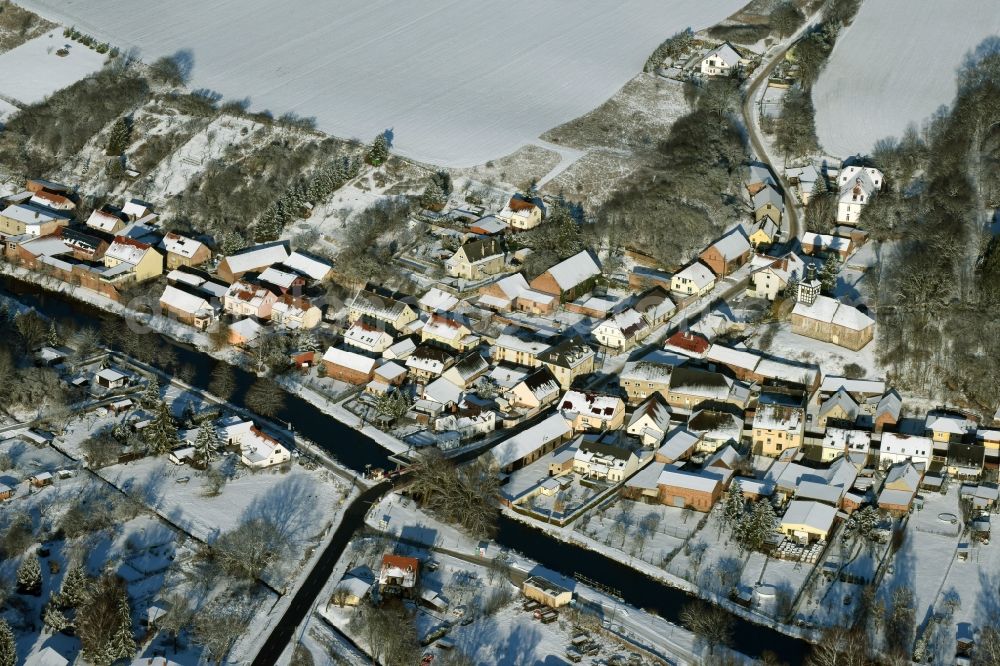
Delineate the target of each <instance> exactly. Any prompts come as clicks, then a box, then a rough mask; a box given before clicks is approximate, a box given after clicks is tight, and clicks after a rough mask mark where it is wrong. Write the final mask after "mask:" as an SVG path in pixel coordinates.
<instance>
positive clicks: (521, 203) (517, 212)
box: [496, 195, 542, 231]
mask: <svg viewBox="0 0 1000 666" xmlns="http://www.w3.org/2000/svg"><path fill="white" fill-rule="evenodd" d="M496 217H497V219H498V220H500V221H501V222H504V223H505V224H507V225H509V226H510V228H511V229H514V230H516V231H528V230H530V229H534V228H535V227H537V226H538V225H539V224H541V223H542V209H541V208H539V207H538V206H536V205H535V204H534V203H532V202H530V201H528V200H527V199H524V198H523V197H520V196H517V195H514V196H512V197H511V198H510V201H508V202H507V205H506V206H504V207H503V210H501V211H500V212H499V213H497V215H496Z"/></svg>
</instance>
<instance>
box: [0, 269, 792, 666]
mask: <svg viewBox="0 0 1000 666" xmlns="http://www.w3.org/2000/svg"><path fill="white" fill-rule="evenodd" d="M0 295H5V296H10V297H13V298H16V299H17V300H19V301H21V302H22V303H24V304H25V305H28V306H31V307H34V308H35V309H36V310H38V311H39V312H40V313H42V314H44V315H46V316H48V317H51V318H53V319H54V320H55V321H56V322H57V324H64V325H66V326H68V327H70V328H79V327H81V326H85V325H89V326H94V327H96V328H99V327H100V325H101V322H102V321H107V320H109V319H110V320H112V321H118V320H119V318H118V317H117V316H116V315H112V314H109V313H106V312H104V311H102V310H100V309H98V308H96V307H94V306H92V305H89V304H87V303H83V302H80V301H77V300H75V299H72V298H70V297H69V296H66V295H64V294H58V293H52V292H48V291H45V290H44V289H42V288H41V287H38V286H35V285H32V284H27V283H24V282H21V281H19V280H15V279H14V278H11V277H9V276H0ZM147 336H148V338H149V340H150V342H149V344H151V345H157V346H165V345H169V346H171V347H173V349H174V351H175V352H176V354H177V358H178V359H179V361H180V363H182V364H189V365H191V366H192V367H193V368H194V369H195V373H194V377H193V378H192V380H191V381H190V383H191V384H192V385H194V386H199V387H207V386H208V383H209V381H210V379H211V372H212V368H213V367H215V365H216V363H217V361H216V360H215V359H213V358H212V357H211V356H209V355H208V354H205V353H204V352H201V351H198V350H197V349H194V348H193V347H190V346H187V345H183V344H180V343H177V342H175V341H173V340H171V339H170V338H167V337H166V336H163V335H160V334H158V333H149V334H147ZM154 364H155V362H154ZM233 370H234V372H235V375H236V382H237V385H238V388H237V390H236V392H235V393H234V394H233V396H232V398H231V401H232V402H234V403H236V404H238V405H242V404H243V403H242V401H243V397H244V395H245V394H246V391H247V389H248V388H249V387H250V385H251V384H252V383H253V382H254V380H255V379H256V378H255V376H254V375H252V374H250V373H248V372H245V371H243V370H240V369H239V368H233ZM277 418H279V419H281V420H285V421H289V422H290V423H292V424H293V425H294V427H295V430H296V431H297V432H300V433H302V435H304V436H305V437H307V438H308V439H310V440H312V441H313V442H316V443H317V444H318V445H319V446H321V447H323V448H324V449H325V450H326V451H328V452H329V453H330V454H332V455H333V456H335V457H336V458H337V460H339V461H340V462H341V463H342V464H344V465H345V466H347V467H349V468H351V469H353V470H355V471H357V472H363V471H364V469H365V466H366V465H371V466H373V467H390V466H391V463H390V462H389V459H388V456H389V452H388V451H386V450H385V449H383V448H382V447H381V446H379V445H378V444H377V443H376V442H375V441H374V440H372V439H370V438H368V437H366V436H365V435H363V434H362V433H360V432H358V431H357V430H355V429H353V428H351V427H349V426H346V425H344V424H343V423H341V422H340V421H338V420H336V419H335V418H333V417H332V416H329V415H328V414H324V413H323V412H322V411H320V410H319V409H318V408H316V407H314V406H313V405H311V404H310V403H308V402H306V401H305V400H303V399H302V398H299V397H298V396H295V395H292V394H286V396H285V407H284V409H283V410H282V411H281V412H279V413H278V415H277ZM496 541H497V542H498V543H499V544H500V545H501V546H502V547H505V548H509V549H511V550H514V551H517V552H520V553H522V554H524V555H525V556H527V557H529V558H530V559H532V560H535V561H536V562H538V563H539V564H541V565H543V566H545V567H547V568H549V569H552V570H554V571H558V572H559V573H562V574H564V575H567V576H574V575H582V576H585V577H586V578H588V579H590V580H593V581H597V582H599V583H601V584H602V585H605V586H607V587H609V588H612V589H614V590H617V591H618V592H619V593H620V594H621V595H622V598H623V599H624V600H625V601H626V602H627V603H629V604H631V605H633V606H636V607H638V608H644V609H649V610H652V611H655V612H656V613H657V614H658V615H659V616H660V617H662V618H665V619H667V620H669V621H671V622H674V623H677V624H679V623H680V618H679V614H680V611H681V609H682V608H683V607H684V605H685V604H687V603H688V602H690V601H691V600H692V597H691V596H690V595H688V594H687V593H685V592H682V591H680V590H678V589H675V588H673V587H670V586H668V585H666V584H664V583H661V582H659V581H656V580H653V579H652V578H649V577H648V576H646V575H644V574H642V573H639V572H637V571H635V570H633V569H631V568H629V567H628V566H627V565H625V564H623V563H621V562H619V561H617V560H614V559H612V558H610V557H607V556H605V555H602V554H601V553H598V552H595V551H591V550H587V549H584V548H581V547H579V546H575V545H572V544H568V543H564V542H562V541H559V540H557V539H555V538H554V537H552V536H550V535H548V534H546V533H544V532H542V531H541V530H537V529H534V528H533V527H530V526H528V525H526V524H524V523H522V522H520V521H517V520H514V519H512V518H508V517H506V516H501V517H500V530H499V533H498V534H497V539H496ZM733 621H734V624H733V647H734V648H735V649H737V650H739V651H740V652H742V653H744V654H747V655H750V656H752V657H759V656H761V655H762V654H763V653H764V652H766V651H770V652H772V653H774V654H775V655H776V656H777V657H778V658H779V659H780V660H782V661H785V662H787V663H789V664H801V663H803V661H804V660H805V655H806V654H807V652H808V644H807V643H806V642H805V641H802V640H800V639H796V638H792V637H790V636H786V635H785V634H782V633H781V632H779V631H776V630H774V629H772V628H770V627H765V626H761V625H757V624H754V623H752V622H749V621H747V620H744V619H742V618H739V617H736V616H733Z"/></svg>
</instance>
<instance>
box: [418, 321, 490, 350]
mask: <svg viewBox="0 0 1000 666" xmlns="http://www.w3.org/2000/svg"><path fill="white" fill-rule="evenodd" d="M420 341H421V342H437V343H439V344H442V345H445V346H447V347H451V348H452V349H457V350H458V351H465V350H466V349H471V348H472V347H475V346H476V345H478V344H479V338H478V336H475V335H473V334H472V331H471V330H470V329H469V327H468V326H466V325H465V324H463V323H462V322H460V321H458V320H457V319H449V318H448V317H442V316H441V315H432V316H431V318H430V321H428V322H427V323H426V324H425V325H424V327H423V328H421V329H420Z"/></svg>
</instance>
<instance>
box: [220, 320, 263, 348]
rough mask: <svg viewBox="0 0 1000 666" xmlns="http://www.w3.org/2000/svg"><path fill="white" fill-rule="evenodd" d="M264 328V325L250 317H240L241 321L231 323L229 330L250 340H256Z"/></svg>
mask: <svg viewBox="0 0 1000 666" xmlns="http://www.w3.org/2000/svg"><path fill="white" fill-rule="evenodd" d="M263 328H264V327H263V326H261V325H260V324H258V323H257V322H256V321H254V320H253V319H252V318H250V317H247V318H246V319H240V320H239V321H236V322H233V323H232V324H230V325H229V330H230V331H231V332H232V333H235V334H236V335H238V336H239V337H241V338H243V339H244V340H247V341H248V342H250V341H253V340H256V339H257V338H258V337H259V336H260V332H261V331H262V330H263Z"/></svg>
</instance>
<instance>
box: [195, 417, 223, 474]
mask: <svg viewBox="0 0 1000 666" xmlns="http://www.w3.org/2000/svg"><path fill="white" fill-rule="evenodd" d="M221 446H222V441H221V440H220V439H219V433H218V432H216V430H215V426H214V425H213V424H211V423H206V424H204V425H203V426H201V427H200V428H199V429H198V437H197V438H195V440H194V453H195V456H196V457H197V458H198V460H199V461H200V462H202V463H205V464H208V463H210V462H212V461H213V460H215V458H216V454H217V451H218V450H219V448H220V447H221Z"/></svg>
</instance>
